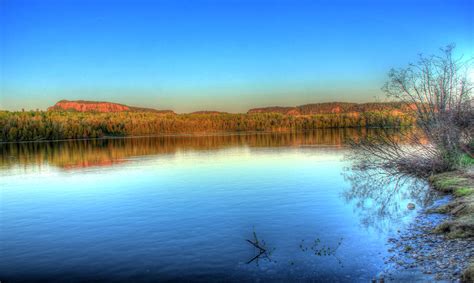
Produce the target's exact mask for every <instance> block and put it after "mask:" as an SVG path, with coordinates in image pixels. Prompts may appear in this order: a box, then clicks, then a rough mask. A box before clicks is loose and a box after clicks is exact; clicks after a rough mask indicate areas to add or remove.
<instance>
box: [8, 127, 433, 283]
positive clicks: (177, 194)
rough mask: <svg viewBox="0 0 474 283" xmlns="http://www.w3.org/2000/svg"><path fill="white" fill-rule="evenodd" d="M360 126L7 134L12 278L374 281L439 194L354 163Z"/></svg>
mask: <svg viewBox="0 0 474 283" xmlns="http://www.w3.org/2000/svg"><path fill="white" fill-rule="evenodd" d="M360 134H366V133H364V132H360V131H357V130H350V129H345V130H329V129H328V130H321V131H314V132H309V133H282V134H276V133H272V134H269V133H249V134H226V135H209V136H204V135H203V136H192V135H190V136H163V137H147V138H122V139H118V138H117V139H102V140H82V141H61V142H41V143H20V144H2V145H0V149H1V153H2V155H1V160H0V162H1V163H0V176H1V179H0V190H1V191H0V212H1V219H0V225H1V226H0V244H1V255H2V261H1V262H0V280H2V282H4V281H5V282H21V281H28V280H35V281H48V282H54V281H58V282H59V281H61V282H63V281H69V282H79V281H90V280H99V281H100V280H105V279H108V280H115V281H131V282H136V281H138V282H151V281H157V280H159V281H203V282H210V281H211V282H212V281H219V282H222V281H231V282H233V281H235V282H242V281H249V282H255V281H258V282H266V281H271V282H275V281H282V282H287V281H309V280H312V281H316V282H318V281H330V282H368V281H370V280H371V279H372V278H375V277H377V276H379V274H381V272H383V271H384V270H385V269H386V268H387V266H386V264H384V262H385V261H386V260H387V258H388V257H389V256H390V252H388V251H387V249H388V243H387V242H388V239H389V238H390V237H393V236H394V235H396V234H397V231H398V230H403V229H404V227H406V225H408V223H410V221H411V220H412V219H413V218H414V217H415V216H416V214H417V213H418V211H419V209H421V208H423V207H424V206H426V205H428V204H429V202H430V200H429V193H428V191H427V185H426V184H424V183H423V182H421V181H419V180H406V181H405V182H403V183H402V184H399V185H398V187H396V190H394V189H393V188H394V187H395V186H394V182H393V181H388V182H384V183H383V185H379V184H381V183H377V182H372V181H371V180H370V179H367V178H365V177H364V176H358V175H357V174H354V173H353V172H351V171H350V170H349V169H348V168H349V167H350V162H351V161H349V160H347V159H346V158H345V155H346V154H347V153H348V152H349V151H350V149H349V148H348V147H347V146H346V144H345V140H346V139H347V138H348V137H354V136H357V135H360ZM408 203H414V204H415V205H416V208H415V209H413V210H409V209H408V208H407V204H408ZM257 246H258V247H259V248H258V247H257ZM410 276H421V275H419V274H417V273H414V274H411V275H410Z"/></svg>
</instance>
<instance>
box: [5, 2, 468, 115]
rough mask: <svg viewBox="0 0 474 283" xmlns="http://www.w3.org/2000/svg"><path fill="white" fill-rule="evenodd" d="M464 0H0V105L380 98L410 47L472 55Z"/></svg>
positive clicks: (236, 106) (228, 104) (187, 105)
mask: <svg viewBox="0 0 474 283" xmlns="http://www.w3.org/2000/svg"><path fill="white" fill-rule="evenodd" d="M473 3H474V1H456V0H450V1H448V0H446V1H437V0H432V1H427V0H426V1H416V0H412V1H390V0H387V1H329V0H327V1H297V0H295V1H284V0H279V1H278V0H276V1H249V0H246V1H245V0H242V1H230V0H222V1H217V0H215V1H198V0H196V1H179V0H178V1H171V0H169V1H151V0H149V1H140V0H138V1H132V0H129V1H124V0H118V1H112V0H96V1H93V0H63V1H60V0H36V1H35V0H0V28H1V30H0V32H1V38H0V40H1V42H0V48H1V49H0V55H1V61H0V64H1V65H0V67H1V69H0V71H1V73H0V75H1V76H0V83H1V89H0V90H1V94H0V95H1V96H0V109H10V110H15V109H21V108H25V109H34V108H40V109H44V108H46V107H47V106H50V105H52V104H54V103H55V102H56V101H57V100H59V99H63V98H64V99H89V100H106V101H114V102H120V103H126V104H131V105H137V106H149V107H156V108H161V109H164V108H167V109H173V110H175V111H178V112H186V111H193V110H198V109H216V110H225V111H231V112H239V111H246V110H247V109H248V108H250V107H254V106H270V105H299V104H304V103H308V102H324V101H355V102H361V101H373V100H375V99H382V98H383V94H382V92H381V91H380V87H381V86H382V84H383V82H384V80H385V79H386V74H387V72H388V70H389V69H390V68H391V67H401V66H404V65H406V64H407V63H409V62H410V61H414V60H416V56H417V54H418V53H420V52H422V53H427V54H430V53H435V52H437V50H438V48H439V47H442V46H444V45H446V44H449V43H456V45H457V50H456V52H457V53H458V54H464V55H465V56H473V55H474V39H473V34H474V20H473V18H474V4H473Z"/></svg>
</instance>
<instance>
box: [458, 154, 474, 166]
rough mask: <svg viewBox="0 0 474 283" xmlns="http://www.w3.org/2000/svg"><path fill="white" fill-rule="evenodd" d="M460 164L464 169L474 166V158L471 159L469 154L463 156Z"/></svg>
mask: <svg viewBox="0 0 474 283" xmlns="http://www.w3.org/2000/svg"><path fill="white" fill-rule="evenodd" d="M459 163H460V164H461V166H463V167H468V166H472V165H474V158H472V157H470V156H469V155H467V154H463V155H462V156H461V158H460V160H459Z"/></svg>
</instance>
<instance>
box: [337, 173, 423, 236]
mask: <svg viewBox="0 0 474 283" xmlns="http://www.w3.org/2000/svg"><path fill="white" fill-rule="evenodd" d="M344 177H345V179H346V180H348V181H350V183H351V188H350V189H349V190H347V191H345V192H344V194H343V196H344V198H345V200H346V201H347V202H354V203H355V207H356V210H357V213H358V214H359V215H360V217H361V221H362V223H363V224H364V225H366V226H368V227H374V228H377V229H385V228H389V226H390V224H391V223H393V222H397V221H400V220H401V219H402V218H403V217H404V216H405V215H407V214H408V213H409V210H408V209H407V207H406V202H407V201H410V202H413V203H415V204H416V205H417V206H425V205H426V204H427V203H428V202H429V201H431V200H432V194H430V192H429V189H428V186H427V184H426V182H424V181H423V180H420V179H418V178H414V177H411V176H408V175H402V174H393V173H389V172H387V171H384V170H380V169H379V170H377V169H371V170H356V169H352V170H347V171H345V172H344Z"/></svg>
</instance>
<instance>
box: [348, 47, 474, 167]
mask: <svg viewBox="0 0 474 283" xmlns="http://www.w3.org/2000/svg"><path fill="white" fill-rule="evenodd" d="M453 49H454V45H449V46H447V47H446V48H442V49H441V54H440V55H432V56H428V57H426V56H423V55H420V56H419V60H418V61H417V62H416V63H415V64H409V66H408V67H406V68H402V69H392V70H390V72H389V74H388V76H389V80H388V81H387V83H386V84H385V85H384V87H383V90H384V91H385V92H386V94H387V96H388V97H389V98H391V99H395V100H397V101H399V102H402V103H404V104H406V106H407V107H408V108H410V109H412V110H413V111H412V115H413V116H414V118H415V119H416V125H417V130H416V131H415V132H414V134H411V136H409V137H406V138H405V143H403V144H402V143H400V141H399V140H397V139H394V137H393V135H389V134H384V133H382V134H380V135H377V136H373V137H367V138H364V139H360V140H358V141H352V146H353V148H354V149H355V153H354V156H353V157H354V158H356V159H357V161H358V162H357V163H356V165H355V166H357V167H359V169H361V168H362V167H364V166H380V167H383V168H385V169H390V170H399V171H403V172H406V173H411V174H414V175H428V174H431V173H433V172H442V171H447V170H452V169H454V168H456V167H457V166H458V164H459V162H460V158H461V155H462V154H463V152H464V153H467V154H469V155H471V156H472V140H473V139H472V138H473V136H472V133H473V132H474V126H473V122H474V112H473V99H472V88H473V84H472V81H471V80H470V77H469V76H470V75H472V73H471V72H472V68H471V66H472V64H471V62H472V60H463V58H462V57H461V58H458V59H454V58H453V56H452V53H453Z"/></svg>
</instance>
